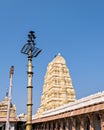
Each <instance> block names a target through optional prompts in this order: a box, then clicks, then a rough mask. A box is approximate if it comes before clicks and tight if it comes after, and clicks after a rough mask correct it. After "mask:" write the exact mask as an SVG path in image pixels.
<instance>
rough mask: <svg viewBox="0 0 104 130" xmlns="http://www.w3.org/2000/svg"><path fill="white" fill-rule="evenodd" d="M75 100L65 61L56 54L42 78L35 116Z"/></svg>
mask: <svg viewBox="0 0 104 130" xmlns="http://www.w3.org/2000/svg"><path fill="white" fill-rule="evenodd" d="M75 100H76V95H75V91H74V88H73V86H72V80H71V77H70V74H69V70H68V67H67V65H66V61H65V59H64V58H63V57H62V56H61V54H58V55H57V56H56V57H55V58H54V59H53V61H52V62H50V63H49V64H48V67H47V71H46V74H45V77H44V85H43V93H42V96H41V105H40V108H39V109H38V112H37V114H38V116H40V115H41V114H42V112H44V111H47V110H51V109H54V108H56V107H59V106H61V105H64V104H67V103H69V102H74V101H75Z"/></svg>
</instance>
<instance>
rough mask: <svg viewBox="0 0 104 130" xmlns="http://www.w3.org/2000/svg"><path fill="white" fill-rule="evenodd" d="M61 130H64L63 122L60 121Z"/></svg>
mask: <svg viewBox="0 0 104 130" xmlns="http://www.w3.org/2000/svg"><path fill="white" fill-rule="evenodd" d="M60 130H63V120H60Z"/></svg>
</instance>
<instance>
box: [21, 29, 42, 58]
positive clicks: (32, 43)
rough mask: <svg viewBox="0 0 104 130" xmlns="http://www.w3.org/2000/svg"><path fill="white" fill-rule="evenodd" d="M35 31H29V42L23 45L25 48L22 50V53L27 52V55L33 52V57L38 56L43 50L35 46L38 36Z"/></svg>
mask: <svg viewBox="0 0 104 130" xmlns="http://www.w3.org/2000/svg"><path fill="white" fill-rule="evenodd" d="M34 33H35V32H34V31H30V32H29V34H28V38H29V39H28V41H27V43H26V44H25V45H24V46H23V48H22V50H21V53H23V54H27V55H30V54H31V57H37V56H38V54H39V53H40V52H41V51H42V50H41V49H39V48H37V47H35V45H36V43H35V39H36V36H35V34H34ZM30 52H31V53H30Z"/></svg>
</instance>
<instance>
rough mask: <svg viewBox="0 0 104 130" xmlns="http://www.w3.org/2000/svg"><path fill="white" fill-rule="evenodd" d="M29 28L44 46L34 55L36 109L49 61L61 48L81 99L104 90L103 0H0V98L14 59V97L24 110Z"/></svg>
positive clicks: (2, 96)
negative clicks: (37, 54) (25, 49)
mask: <svg viewBox="0 0 104 130" xmlns="http://www.w3.org/2000/svg"><path fill="white" fill-rule="evenodd" d="M30 30H33V31H35V32H36V37H37V38H36V43H37V44H36V46H37V47H39V48H41V49H42V52H41V54H40V55H39V56H38V57H37V58H34V59H33V65H34V68H33V71H34V76H33V86H34V88H33V104H34V105H33V114H34V113H35V112H36V110H37V108H38V107H39V105H40V99H41V94H42V87H43V84H44V75H45V73H46V69H47V65H48V63H49V62H50V61H52V60H53V58H54V56H55V55H57V54H58V53H59V52H60V53H61V55H62V56H63V57H64V58H65V60H66V63H67V66H68V68H69V70H70V75H71V78H72V82H73V87H74V89H75V92H76V95H77V99H80V98H82V97H86V96H88V95H91V94H94V93H97V92H99V91H103V90H104V0H44V1H43V0H18V1H16V0H9V1H6V0H1V1H0V101H1V100H3V98H4V97H5V94H6V89H7V88H9V70H10V67H11V65H14V67H15V72H14V76H13V89H12V102H13V104H15V105H16V107H17V114H19V113H26V104H27V73H26V71H27V66H26V65H27V56H26V55H23V54H21V53H20V50H21V48H22V47H23V45H24V44H25V43H26V41H27V35H28V32H29V31H30Z"/></svg>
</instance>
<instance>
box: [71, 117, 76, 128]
mask: <svg viewBox="0 0 104 130" xmlns="http://www.w3.org/2000/svg"><path fill="white" fill-rule="evenodd" d="M71 122H72V130H76V119H75V118H71Z"/></svg>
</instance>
